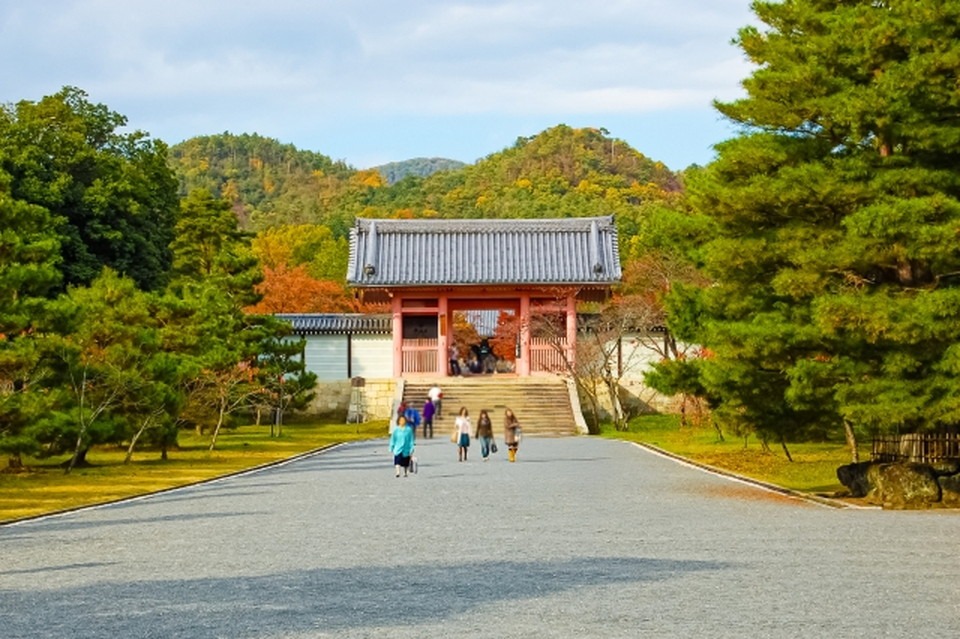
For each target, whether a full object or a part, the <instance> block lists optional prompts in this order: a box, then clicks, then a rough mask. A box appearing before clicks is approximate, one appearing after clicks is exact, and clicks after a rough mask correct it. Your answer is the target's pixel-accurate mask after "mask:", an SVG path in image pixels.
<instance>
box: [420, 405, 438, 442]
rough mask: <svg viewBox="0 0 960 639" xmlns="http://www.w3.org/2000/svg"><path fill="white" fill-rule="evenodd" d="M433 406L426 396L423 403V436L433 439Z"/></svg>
mask: <svg viewBox="0 0 960 639" xmlns="http://www.w3.org/2000/svg"><path fill="white" fill-rule="evenodd" d="M434 411H435V407H434V405H433V400H432V399H430V398H429V397H427V401H425V402H424V403H423V436H424V437H429V438H430V439H433V415H434Z"/></svg>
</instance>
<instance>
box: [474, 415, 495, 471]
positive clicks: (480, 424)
mask: <svg viewBox="0 0 960 639" xmlns="http://www.w3.org/2000/svg"><path fill="white" fill-rule="evenodd" d="M475 437H476V438H477V440H478V441H479V442H480V457H482V458H483V461H487V460H488V459H489V458H490V452H491V449H492V446H493V423H492V422H491V421H490V415H489V414H487V411H485V410H482V411H480V415H479V416H478V417H477V430H476V433H475Z"/></svg>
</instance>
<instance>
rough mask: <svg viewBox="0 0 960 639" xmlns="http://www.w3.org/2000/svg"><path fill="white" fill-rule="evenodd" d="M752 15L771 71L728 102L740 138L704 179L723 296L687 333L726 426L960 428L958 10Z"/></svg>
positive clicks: (715, 287) (683, 311) (701, 197)
mask: <svg viewBox="0 0 960 639" xmlns="http://www.w3.org/2000/svg"><path fill="white" fill-rule="evenodd" d="M752 6H753V9H754V12H755V13H756V15H757V17H758V18H759V19H760V21H761V22H762V23H763V25H764V26H763V27H746V28H744V29H742V30H741V31H740V34H739V38H738V40H737V41H738V43H739V45H740V46H741V48H742V49H743V50H744V51H745V52H746V54H747V55H748V57H749V58H750V60H751V61H752V62H753V63H754V64H756V65H757V70H756V71H755V72H754V73H753V74H752V75H751V76H750V77H749V78H747V79H746V80H745V81H744V83H743V84H744V88H745V89H746V92H747V95H746V97H744V98H742V99H739V100H736V101H734V102H730V103H721V104H717V108H718V109H719V110H720V111H721V112H722V113H723V114H724V115H726V116H727V117H728V118H730V119H731V120H733V121H734V122H737V123H739V124H741V125H743V126H744V129H743V133H742V134H741V135H740V136H739V137H737V138H735V139H733V140H730V141H728V142H725V143H723V144H721V145H719V146H718V152H719V154H718V159H717V161H716V162H715V163H713V164H712V165H711V166H710V167H708V169H707V170H705V171H703V172H697V173H696V174H694V175H693V176H691V179H690V181H689V183H688V188H689V196H690V202H691V204H692V206H693V209H694V210H695V211H696V212H698V213H699V214H702V215H704V216H707V217H709V218H710V219H711V220H712V222H713V224H714V229H715V230H714V235H713V237H712V238H711V239H710V240H708V241H706V242H705V243H704V244H702V245H701V246H700V247H699V249H698V251H699V256H700V259H701V260H702V266H703V269H704V272H705V274H706V275H707V276H708V277H709V279H710V281H711V282H712V284H711V285H710V286H708V287H706V288H703V289H701V290H700V291H699V293H698V294H696V295H680V294H677V295H675V296H674V298H673V308H672V310H673V311H674V314H675V317H677V318H680V319H681V321H680V322H678V323H679V324H681V325H680V326H675V327H673V328H674V329H675V331H676V332H677V333H678V334H679V336H680V337H681V338H685V339H687V340H689V341H693V342H696V343H700V344H703V345H705V346H707V347H708V348H709V349H710V351H711V352H712V357H711V358H709V359H708V360H706V361H704V362H703V365H702V380H701V381H702V382H703V385H704V386H705V388H706V391H707V393H708V395H709V396H710V397H712V398H715V399H716V400H717V401H718V403H719V405H718V411H720V412H721V414H722V415H723V416H724V417H725V418H726V419H728V420H731V421H740V422H746V423H748V424H750V425H752V426H753V427H754V428H756V429H757V430H758V431H759V432H760V433H761V434H765V435H769V436H771V437H773V438H776V439H778V440H780V441H781V442H783V441H784V440H785V439H787V438H789V437H797V436H803V435H809V434H816V433H823V432H825V431H826V430H836V429H839V428H841V427H845V429H846V433H847V435H848V440H849V441H850V442H851V446H852V447H853V449H854V450H855V433H856V432H857V431H858V430H859V431H861V432H862V431H864V430H866V431H868V432H876V431H891V430H898V429H904V430H923V429H931V428H935V427H938V426H942V425H948V424H956V423H958V421H960V394H958V392H957V389H958V388H960V385H958V375H960V317H958V316H960V276H958V274H960V251H958V250H957V242H956V233H957V228H958V225H960V202H958V196H960V173H958V172H957V170H956V167H957V166H958V165H960V118H958V117H957V113H958V107H960V100H958V93H957V87H956V78H957V75H958V72H960V37H958V36H960V2H957V1H947V2H944V1H942V0H917V1H916V2H910V3H907V2H899V3H888V2H873V1H866V0H864V1H854V2H843V3H824V2H819V1H815V0H787V1H785V2H776V3H774V2H754V3H753V5H752ZM691 317H696V318H697V321H694V322H686V326H683V324H684V321H682V318H691Z"/></svg>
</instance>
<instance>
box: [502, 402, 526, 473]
mask: <svg viewBox="0 0 960 639" xmlns="http://www.w3.org/2000/svg"><path fill="white" fill-rule="evenodd" d="M522 436H523V435H522V430H521V429H520V421H519V420H518V419H517V416H516V415H514V414H513V411H512V410H510V409H509V408H508V409H507V410H505V411H504V413H503V443H504V444H506V445H507V460H508V461H511V462H515V461H517V450H519V448H520V439H521V437H522Z"/></svg>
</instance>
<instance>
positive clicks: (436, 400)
mask: <svg viewBox="0 0 960 639" xmlns="http://www.w3.org/2000/svg"><path fill="white" fill-rule="evenodd" d="M427 397H429V398H430V401H431V402H433V409H434V412H433V416H434V417H436V418H437V419H443V406H442V404H441V400H443V391H442V390H440V387H439V386H436V385H434V386H431V387H430V390H428V391H427Z"/></svg>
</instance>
